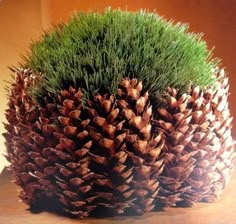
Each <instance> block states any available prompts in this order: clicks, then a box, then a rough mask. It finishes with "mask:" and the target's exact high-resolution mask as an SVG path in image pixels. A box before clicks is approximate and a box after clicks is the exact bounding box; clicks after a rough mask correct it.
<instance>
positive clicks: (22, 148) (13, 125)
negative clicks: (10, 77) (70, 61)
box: [3, 69, 55, 206]
mask: <svg viewBox="0 0 236 224" xmlns="http://www.w3.org/2000/svg"><path fill="white" fill-rule="evenodd" d="M38 79H39V78H36V76H35V75H34V74H33V72H32V71H31V70H30V69H26V70H16V71H15V81H14V83H13V84H12V86H11V88H10V92H9V101H8V106H9V109H7V110H6V118H7V121H8V124H5V128H6V130H7V133H4V134H3V135H4V137H5V139H6V147H7V159H8V161H9V162H10V163H11V165H10V169H11V171H12V173H13V175H14V179H15V182H16V184H18V185H19V186H20V187H21V188H22V191H21V192H20V198H21V199H22V200H23V201H24V202H26V203H27V204H30V205H32V206H34V205H36V204H37V203H38V201H39V200H41V199H42V198H44V197H46V196H49V195H52V194H53V191H54V190H55V187H54V186H53V185H51V182H50V179H47V178H46V179H44V178H43V177H42V176H43V173H42V169H43V168H44V166H45V164H44V160H45V159H44V155H43V153H42V150H41V149H42V144H43V143H44V138H43V137H42V136H41V135H40V134H38V133H37V132H38V130H37V127H36V125H35V123H36V122H37V119H38V117H39V110H38V106H37V105H36V104H35V103H34V102H33V100H32V98H31V97H30V96H29V95H28V88H30V87H32V86H34V85H35V84H36V83H37V82H38V81H39V80H38ZM39 176H40V178H39Z"/></svg>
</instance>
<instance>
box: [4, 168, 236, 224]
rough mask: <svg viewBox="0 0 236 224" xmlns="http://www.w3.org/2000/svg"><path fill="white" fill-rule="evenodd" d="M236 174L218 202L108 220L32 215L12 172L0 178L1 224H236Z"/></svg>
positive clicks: (41, 214) (43, 214)
mask: <svg viewBox="0 0 236 224" xmlns="http://www.w3.org/2000/svg"><path fill="white" fill-rule="evenodd" d="M235 188H236V175H234V177H233V178H232V179H231V181H230V183H229V185H228V187H227V188H226V190H225V192H224V193H223V197H222V198H221V199H220V200H219V201H218V202H217V203H212V204H211V203H208V204H205V203H198V204H196V205H195V206H194V207H193V208H171V209H167V210H166V211H165V212H151V213H148V214H146V215H144V216H133V217H127V216H126V217H116V218H106V219H94V218H93V219H84V220H77V219H70V218H66V217H63V216H61V215H58V214H53V213H49V212H40V213H31V212H30V211H29V210H28V207H27V205H25V204H23V203H20V202H19V199H18V197H17V187H16V185H15V184H13V183H11V178H10V176H9V174H8V173H6V172H5V173H4V174H2V175H1V176H0V224H3V223H8V224H31V223H37V224H40V223H43V224H49V223H50V224H52V223H57V224H70V223H77V224H80V223H81V224H82V223H83V224H108V223H115V224H120V223H122V224H126V223H127V224H128V223H132V224H133V223H140V224H142V223H145V224H152V223H153V224H154V223H155V224H156V223H162V224H168V223H175V224H178V223H181V224H184V223H191V224H235V222H236V221H235V220H236V207H235V204H236V190H235Z"/></svg>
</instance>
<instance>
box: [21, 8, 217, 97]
mask: <svg viewBox="0 0 236 224" xmlns="http://www.w3.org/2000/svg"><path fill="white" fill-rule="evenodd" d="M217 63H218V62H217V60H216V59H212V53H211V51H209V50H208V49H207V46H206V43H205V42H204V41H203V40H202V39H201V35H200V34H192V33H191V34H190V33H188V26H187V25H183V24H180V23H177V24H175V25H173V24H172V23H171V22H168V21H165V20H164V19H163V18H161V17H159V16H158V15H156V14H155V13H147V12H143V11H140V12H136V13H132V12H128V11H120V10H111V9H107V10H106V11H105V12H104V13H103V14H99V13H94V12H91V13H77V14H75V15H74V16H73V17H72V18H71V19H70V21H69V22H68V24H60V25H57V26H55V27H54V29H52V30H50V31H47V32H45V34H44V35H43V36H42V38H41V40H40V41H38V42H34V43H32V44H31V51H30V52H29V53H28V55H27V56H25V57H24V60H23V62H22V63H21V65H22V66H23V67H31V68H32V69H33V70H34V71H35V72H37V73H44V74H45V75H44V77H45V78H44V79H43V81H42V82H41V84H40V85H38V86H37V87H36V88H34V89H33V90H31V94H33V95H34V97H35V98H36V99H37V100H38V101H40V99H42V97H43V96H44V95H45V94H46V93H47V92H48V91H49V92H51V93H54V94H57V93H58V91H60V90H61V89H62V88H67V87H68V86H69V85H72V86H74V87H79V86H80V87H82V88H83V92H84V94H85V97H86V98H89V97H91V96H92V95H94V94H96V93H97V92H99V93H105V92H109V93H110V94H115V93H116V91H117V88H118V83H119V81H120V80H121V79H122V78H124V77H130V78H133V77H135V78H138V79H139V80H142V81H143V85H144V89H145V90H148V91H149V93H150V95H151V97H152V100H154V101H155V100H156V99H158V97H159V96H160V94H162V93H164V91H165V90H166V88H167V87H168V86H172V87H176V88H180V89H182V90H183V91H185V90H186V89H187V88H188V87H189V86H190V85H192V84H193V85H199V86H201V87H205V86H208V85H211V84H212V83H214V78H213V77H212V71H211V70H212V68H214V67H215V66H216V65H217Z"/></svg>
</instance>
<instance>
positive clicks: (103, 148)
mask: <svg viewBox="0 0 236 224" xmlns="http://www.w3.org/2000/svg"><path fill="white" fill-rule="evenodd" d="M24 60H25V61H24V63H23V64H22V66H21V67H22V68H14V69H12V71H13V72H14V80H13V81H12V84H11V86H10V87H9V92H8V96H9V101H8V109H7V110H6V118H7V121H8V123H6V124H5V128H6V133H4V137H5V139H6V147H7V156H6V157H7V159H8V161H9V162H10V164H11V165H10V169H11V171H12V173H13V176H14V180H15V182H16V184H17V185H19V186H20V187H21V192H20V195H19V196H20V198H21V199H22V200H23V201H24V202H25V203H27V204H28V205H29V206H30V207H31V208H34V207H39V205H42V204H43V203H41V202H43V201H44V202H45V201H48V202H49V201H50V200H55V201H56V202H57V203H58V205H59V207H60V208H61V209H62V210H63V211H64V212H65V213H66V214H68V215H72V216H75V217H78V218H82V217H87V216H94V215H95V216H96V215H97V214H102V216H107V215H118V214H143V213H145V212H149V211H154V210H157V209H160V208H163V207H173V206H192V205H193V204H194V203H195V202H213V201H215V200H216V199H217V198H218V197H219V196H220V194H221V193H222V191H223V189H224V188H225V186H226V185H227V183H228V180H229V178H230V176H231V173H232V169H233V160H234V158H235V141H234V140H233V138H232V135H231V129H232V117H231V116H230V112H229V107H228V95H229V85H228V78H227V75H226V74H225V73H224V70H220V69H216V67H217V60H215V59H211V55H210V53H209V52H208V51H207V48H206V45H205V42H203V41H202V40H200V37H199V36H198V35H195V34H188V33H187V27H186V26H184V25H179V24H177V25H172V24H171V23H169V22H166V21H164V20H163V19H161V18H160V17H158V16H157V15H155V14H151V13H144V12H139V13H130V12H122V11H117V10H116V11H113V10H110V9H108V10H106V11H105V12H104V13H103V14H102V15H99V14H96V13H88V14H83V13H80V14H76V15H75V16H74V17H73V18H72V19H71V20H70V22H69V23H68V24H67V25H59V26H57V27H55V28H54V30H53V31H51V32H48V33H47V32H46V33H45V34H44V36H43V38H42V40H40V41H38V42H35V43H33V44H32V45H31V54H30V55H29V56H28V57H25V59H24ZM43 209H44V208H43ZM45 209H46V208H45Z"/></svg>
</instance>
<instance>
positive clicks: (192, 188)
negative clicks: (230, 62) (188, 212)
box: [155, 71, 235, 206]
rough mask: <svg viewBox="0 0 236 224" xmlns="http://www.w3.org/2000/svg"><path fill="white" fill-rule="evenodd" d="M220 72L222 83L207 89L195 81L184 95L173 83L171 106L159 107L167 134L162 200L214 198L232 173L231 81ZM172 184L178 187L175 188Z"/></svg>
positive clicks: (167, 202) (189, 202)
mask: <svg viewBox="0 0 236 224" xmlns="http://www.w3.org/2000/svg"><path fill="white" fill-rule="evenodd" d="M216 76H217V78H218V87H217V89H215V88H214V87H211V88H208V89H207V90H205V91H202V90H200V89H199V88H198V87H196V88H193V89H191V90H190V92H189V93H188V94H182V95H179V94H178V91H177V90H175V89H169V91H168V97H167V101H168V102H167V104H166V105H167V106H166V107H165V108H161V109H158V115H157V116H159V117H160V118H159V120H157V121H155V123H156V125H157V129H158V130H162V132H163V133H164V134H165V138H166V141H165V142H166V144H165V147H164V150H163V154H162V155H161V157H163V158H164V161H165V164H166V166H165V169H164V172H163V174H162V175H161V176H160V183H161V190H160V195H159V203H163V204H164V205H167V206H175V205H176V204H179V205H185V206H190V205H192V204H193V203H194V202H198V201H214V200H215V199H217V198H218V196H219V194H220V193H221V191H222V190H223V188H224V187H225V183H226V182H227V180H228V178H229V176H230V175H229V174H230V172H231V170H232V164H233V163H232V160H233V159H234V157H235V153H234V144H235V143H234V141H233V140H232V137H231V126H232V125H231V122H232V118H230V113H229V110H228V104H227V97H228V83H227V79H225V76H224V74H223V72H222V71H221V72H219V73H217V74H216ZM180 158H184V160H181V159H180ZM182 161H183V162H182ZM179 163H180V164H179ZM173 184H174V186H175V188H174V189H170V187H169V186H170V185H171V187H172V186H173Z"/></svg>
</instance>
